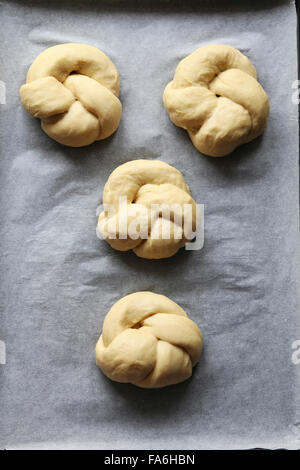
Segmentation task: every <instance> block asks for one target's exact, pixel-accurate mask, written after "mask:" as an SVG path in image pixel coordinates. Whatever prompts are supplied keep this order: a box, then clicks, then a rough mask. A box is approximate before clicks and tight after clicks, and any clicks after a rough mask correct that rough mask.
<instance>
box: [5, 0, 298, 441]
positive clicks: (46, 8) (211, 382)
mask: <svg viewBox="0 0 300 470" xmlns="http://www.w3.org/2000/svg"><path fill="white" fill-rule="evenodd" d="M241 3H242V4H243V6H241ZM0 14H1V31H0V35H1V38H0V39H1V64H0V75H1V80H2V81H4V82H5V84H6V104H1V105H0V113H1V130H0V132H1V136H0V137H1V163H0V165H1V182H0V191H1V210H2V217H1V236H0V240H1V256H2V258H1V320H0V327H1V333H0V340H1V341H3V342H5V345H6V364H5V365H0V375H1V391H0V397H1V398H0V403H1V408H0V426H1V429H0V431H1V432H0V436H1V437H0V447H2V448H8V449H12V448H37V449H39V448H98V449H101V448H102V449H103V448H106V449H118V448H128V449H132V448H156V449H159V448H165V449H167V448H174V449H180V448H181V449H185V448H187V449H189V448H194V449H195V448H196V449H197V448H199V449H201V448H235V449H237V448H251V447H267V448H277V447H287V448H297V447H300V424H299V423H300V415H299V411H300V400H299V394H300V381H299V375H300V374H299V372H300V364H296V363H294V362H297V361H295V360H293V357H294V359H295V354H294V356H293V353H295V350H293V348H292V345H294V346H295V343H294V342H295V341H297V340H300V318H299V315H300V313H299V312H300V310H299V279H300V273H299V269H298V265H299V229H298V214H299V202H298V195H299V188H298V119H297V118H298V116H297V106H296V104H293V102H292V95H293V93H294V92H295V90H293V88H292V84H293V82H294V80H296V79H297V73H296V70H297V65H296V63H297V59H296V11H295V6H294V4H293V2H291V1H283V0H282V1H263V0H261V1H259V2H255V1H251V2H250V1H249V2H233V1H227V2H222V1H209V2H205V1H200V0H199V1H195V2H189V1H188V2H178V4H177V3H176V2H166V1H161V2H156V3H155V2H147V1H141V2H134V1H127V2H125V1H124V2H123V1H122V2H118V1H111V2H100V1H94V2H90V1H85V2H83V1H82V2H80V1H78V2H77V1H72V2H71V1H70V2H64V1H57V2H56V1H47V2H46V1H45V2H38V1H35V2H32V1H26V2H25V1H6V0H2V1H1V4H0ZM64 42H84V43H88V44H92V45H94V46H96V47H99V48H100V49H102V50H103V51H105V52H106V53H107V54H108V55H109V56H110V58H111V59H112V60H113V61H114V63H115V64H116V66H117V67H118V69H119V72H120V77H121V96H120V97H121V101H122V103H123V108H124V112H123V117H122V121H121V125H120V127H119V130H118V131H117V132H116V134H115V135H114V136H113V137H111V138H109V139H107V140H105V141H103V142H98V143H95V144H93V145H91V146H89V147H85V148H79V149H72V148H68V147H64V146H62V145H59V144H58V143H56V142H55V141H53V140H51V139H50V138H48V137H47V136H46V134H44V133H43V132H42V131H41V129H40V122H39V120H37V119H33V118H31V117H30V116H29V115H28V114H27V113H26V112H25V111H24V109H23V108H22V106H21V104H20V100H19V96H18V89H19V87H20V85H21V84H22V83H23V82H24V80H25V75H26V71H27V69H28V67H29V65H30V64H31V63H32V61H33V60H34V58H35V57H36V56H37V54H39V53H40V52H41V51H42V50H44V49H45V48H47V47H49V46H53V45H55V44H59V43H64ZM211 43H227V44H231V45H233V46H234V47H237V48H238V49H240V50H241V51H242V52H244V53H245V54H246V55H247V56H248V57H249V58H250V60H251V61H252V62H253V63H254V65H255V66H256V68H257V70H258V75H259V80H260V82H261V84H262V85H263V87H264V88H265V90H266V92H267V93H268V94H269V97H270V103H271V112H270V119H269V125H268V128H267V130H266V132H265V134H264V136H263V137H261V138H258V139H256V140H255V141H253V142H252V143H250V144H248V145H244V146H242V147H240V148H239V149H238V150H237V151H235V152H234V153H233V154H232V155H231V156H229V157H226V158H224V159H222V158H220V159H213V158H209V157H205V156H202V155H201V154H199V152H198V151H197V150H196V149H195V148H194V147H193V145H192V144H191V141H190V139H189V138H188V135H187V134H186V133H185V132H184V131H183V130H182V129H179V128H177V127H175V126H174V125H173V124H172V123H171V122H170V120H169V117H168V114H167V112H166V111H165V110H164V108H163V105H162V92H163V89H164V87H165V85H166V84H167V83H168V81H169V80H170V79H171V78H172V76H173V73H174V70H175V67H176V65H177V63H178V61H179V60H180V59H182V58H183V57H184V56H186V55H187V54H189V53H190V52H192V51H193V50H195V49H196V48H197V47H199V46H202V45H205V44H211ZM136 158H147V159H161V160H164V161H166V162H167V163H169V164H171V165H174V166H175V167H176V168H178V169H179V170H181V171H182V172H183V174H184V176H185V178H186V181H187V183H188V184H189V186H190V188H191V191H192V194H193V196H194V198H195V199H196V201H197V202H198V203H203V204H204V205H205V245H204V248H203V249H202V250H201V251H184V250H181V252H180V253H179V254H178V255H176V256H174V257H173V258H171V259H165V260H160V261H148V260H143V259H139V258H137V257H136V256H135V255H134V254H133V253H132V252H128V253H121V252H117V251H114V250H113V249H111V248H110V247H109V245H108V244H107V243H105V242H104V241H101V240H99V239H98V238H97V237H96V234H95V227H96V222H97V219H96V208H97V206H98V204H100V202H101V194H102V190H103V186H104V183H105V181H106V179H107V177H108V175H109V174H110V172H111V171H112V170H113V169H114V168H115V167H116V166H117V165H119V164H121V163H124V162H127V161H129V160H133V159H136ZM137 290H153V291H154V292H157V293H162V294H165V295H167V296H169V297H170V298H171V299H173V300H174V301H176V302H178V303H179V304H180V305H181V306H182V307H183V308H184V309H185V310H186V311H187V312H188V314H189V315H190V316H191V318H192V319H193V320H195V321H196V322H197V323H198V325H199V326H200V327H201V329H202V331H203V335H204V341H205V349H204V353H203V356H202V358H201V360H200V363H199V365H198V366H197V367H196V368H195V370H194V374H193V377H192V379H190V380H188V381H187V382H185V383H182V384H180V385H177V386H172V387H169V388H165V389H161V390H153V391H152V390H142V389H138V388H136V387H134V386H131V385H127V384H125V385H124V384H116V383H112V382H111V381H109V380H108V379H106V378H105V377H104V376H103V374H102V373H101V372H100V370H99V369H98V368H97V366H96V364H95V360H94V352H93V349H94V346H95V343H96V340H97V338H98V336H99V334H100V332H101V327H102V322H103V319H104V317H105V315H106V313H107V311H108V310H109V308H110V307H111V306H112V304H113V303H114V302H115V301H117V300H118V299H119V298H120V297H122V296H124V295H126V294H128V293H130V292H133V291H137Z"/></svg>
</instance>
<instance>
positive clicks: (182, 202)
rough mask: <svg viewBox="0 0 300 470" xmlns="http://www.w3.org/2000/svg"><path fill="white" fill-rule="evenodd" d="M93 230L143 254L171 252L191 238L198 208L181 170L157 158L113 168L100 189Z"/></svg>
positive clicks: (114, 243)
mask: <svg viewBox="0 0 300 470" xmlns="http://www.w3.org/2000/svg"><path fill="white" fill-rule="evenodd" d="M103 204H104V211H103V212H102V213H101V214H100V216H99V220H98V230H99V232H100V234H101V236H102V238H104V239H105V240H106V241H107V242H108V243H109V244H110V245H111V246H112V247H113V248H115V249H116V250H120V251H127V250H130V249H132V250H133V251H134V252H135V253H136V255H138V256H140V257H142V258H149V259H158V258H167V257H170V256H172V255H174V254H175V253H176V252H177V251H178V250H179V249H180V248H181V247H182V246H184V245H185V243H186V242H187V241H188V240H191V239H192V238H193V237H194V236H195V231H196V228H197V224H198V223H199V222H200V209H199V207H198V206H197V205H196V203H195V201H194V199H193V198H192V196H191V194H190V191H189V188H188V186H187V185H186V183H185V181H184V178H183V176H182V174H181V173H180V171H178V170H176V168H174V167H172V166H170V165H168V164H167V163H164V162H162V161H158V160H156V161H153V160H134V161H131V162H128V163H125V164H123V165H121V166H119V167H118V168H116V169H115V170H114V171H113V172H112V173H111V175H110V177H109V178H108V180H107V183H106V185H105V187H104V191H103Z"/></svg>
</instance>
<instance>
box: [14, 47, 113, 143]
mask: <svg viewBox="0 0 300 470" xmlns="http://www.w3.org/2000/svg"><path fill="white" fill-rule="evenodd" d="M119 88H120V81H119V74H118V71H117V69H116V67H115V66H114V64H113V63H112V62H111V60H110V59H109V58H108V57H107V56H106V55H105V54H104V53H103V52H102V51H100V50H99V49H97V48H96V47H93V46H88V45H86V44H72V43H70V44H61V45H57V46H53V47H50V48H49V49H46V50H45V51H43V52H42V53H41V54H40V55H39V56H38V57H37V58H36V59H35V61H34V62H33V63H32V65H31V66H30V68H29V70H28V73H27V78H26V84H25V85H22V86H21V88H20V96H21V101H22V104H23V106H24V108H25V109H26V110H27V111H28V112H29V113H30V114H31V115H32V116H34V117H38V118H40V119H41V125H42V129H43V130H44V131H45V132H46V134H48V135H49V136H50V137H52V138H53V139H54V140H56V141H57V142H60V143H61V144H64V145H69V146H71V147H82V146H84V145H89V144H91V143H93V142H94V141H95V140H102V139H105V138H106V137H109V136H110V135H111V134H112V133H113V132H115V130H116V129H117V128H118V125H119V122H120V119H121V114H122V105H121V103H120V101H119V99H118V94H119Z"/></svg>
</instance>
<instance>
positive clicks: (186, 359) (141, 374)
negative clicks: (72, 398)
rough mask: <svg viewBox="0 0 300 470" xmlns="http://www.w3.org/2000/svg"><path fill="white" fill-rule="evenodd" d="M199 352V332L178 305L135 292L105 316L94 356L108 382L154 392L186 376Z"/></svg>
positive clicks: (200, 346)
mask: <svg viewBox="0 0 300 470" xmlns="http://www.w3.org/2000/svg"><path fill="white" fill-rule="evenodd" d="M201 351H202V334H201V331H200V330H199V328H198V326H197V325H196V323H194V322H193V321H192V320H190V319H189V318H188V316H187V314H186V313H185V311H184V310H183V309H182V308H181V307H179V305H177V304H176V303H175V302H173V301H172V300H170V299H169V298H168V297H165V296H164V295H158V294H154V293H152V292H136V293H134V294H130V295H127V296H126V297H123V298H122V299H121V300H119V301H118V302H116V303H115V304H114V305H113V307H112V308H111V309H110V311H109V312H108V314H107V315H106V317H105V319H104V323H103V330H102V335H101V336H100V338H99V341H98V343H97V345H96V349H95V355H96V363H97V365H98V366H99V367H100V369H102V371H103V372H104V374H105V375H106V376H107V377H109V378H110V379H111V380H115V381H116V382H130V383H132V384H134V385H138V386H139V387H145V388H159V387H165V386H167V385H172V384H176V383H178V382H182V381H183V380H186V379H187V378H188V377H190V376H191V375H192V367H193V366H194V365H195V364H196V363H197V362H198V360H199V357H200V355H201Z"/></svg>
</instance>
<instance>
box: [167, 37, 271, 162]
mask: <svg viewBox="0 0 300 470" xmlns="http://www.w3.org/2000/svg"><path fill="white" fill-rule="evenodd" d="M163 101H164V105H165V107H166V109H167V111H168V113H169V115H170V119H171V121H173V123H174V124H176V125H177V126H179V127H183V128H184V129H186V130H187V131H188V133H189V136H190V138H191V140H192V142H193V144H194V145H195V147H196V148H197V149H198V150H199V151H200V152H202V153H204V154H206V155H210V156H213V157H221V156H224V155H227V154H229V153H231V152H232V151H233V150H234V149H235V148H236V147H238V146H239V145H241V144H244V143H246V142H250V141H251V140H252V139H254V138H256V137H257V136H259V135H260V134H261V133H262V132H263V131H264V129H265V127H266V125H267V119H268V114H269V100H268V96H267V94H266V93H265V91H264V90H263V88H262V86H261V85H260V84H259V83H258V81H257V75H256V70H255V68H254V66H253V65H252V64H251V62H250V61H249V59H248V58H247V57H246V56H245V55H243V54H242V53H241V52H240V51H238V50H237V49H235V48H233V47H231V46H225V45H210V46H204V47H201V48H199V49H197V50H196V51H195V52H193V53H192V54H190V55H189V56H187V57H186V58H184V59H183V60H182V61H181V62H180V63H179V64H178V66H177V69H176V71H175V75H174V79H173V80H172V81H171V82H170V83H169V84H168V85H167V86H166V88H165V91H164V95H163Z"/></svg>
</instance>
